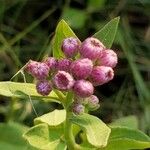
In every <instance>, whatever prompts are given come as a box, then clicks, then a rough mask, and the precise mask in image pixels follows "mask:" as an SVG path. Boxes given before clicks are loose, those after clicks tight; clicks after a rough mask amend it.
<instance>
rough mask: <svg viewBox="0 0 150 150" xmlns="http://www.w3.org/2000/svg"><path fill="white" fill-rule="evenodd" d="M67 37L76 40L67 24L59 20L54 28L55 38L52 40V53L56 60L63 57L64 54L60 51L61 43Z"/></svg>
mask: <svg viewBox="0 0 150 150" xmlns="http://www.w3.org/2000/svg"><path fill="white" fill-rule="evenodd" d="M67 37H76V38H77V36H76V35H75V33H74V32H73V31H72V30H71V28H70V27H69V26H68V24H67V23H66V22H65V21H64V20H61V21H60V22H59V23H58V25H57V27H56V31H55V36H54V38H53V40H52V51H53V56H54V57H56V58H61V57H64V54H63V52H62V50H61V43H62V41H63V40H64V39H65V38H67Z"/></svg>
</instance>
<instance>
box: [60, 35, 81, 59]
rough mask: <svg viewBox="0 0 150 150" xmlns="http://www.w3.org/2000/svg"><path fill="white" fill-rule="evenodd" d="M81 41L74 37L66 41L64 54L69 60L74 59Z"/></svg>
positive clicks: (63, 44)
mask: <svg viewBox="0 0 150 150" xmlns="http://www.w3.org/2000/svg"><path fill="white" fill-rule="evenodd" d="M79 44H80V43H79V40H78V39H77V38H74V37H70V38H66V39H64V41H63V43H62V51H63V52H64V54H65V56H66V57H68V58H73V57H74V56H75V55H76V54H77V53H78V49H79Z"/></svg>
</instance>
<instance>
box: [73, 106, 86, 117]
mask: <svg viewBox="0 0 150 150" xmlns="http://www.w3.org/2000/svg"><path fill="white" fill-rule="evenodd" d="M72 111H73V113H74V114H75V115H81V114H82V113H84V106H83V105H82V104H80V103H74V104H73V107H72Z"/></svg>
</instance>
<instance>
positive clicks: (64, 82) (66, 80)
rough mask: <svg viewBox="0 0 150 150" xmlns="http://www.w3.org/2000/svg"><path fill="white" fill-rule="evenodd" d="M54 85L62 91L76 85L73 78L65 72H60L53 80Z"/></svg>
mask: <svg viewBox="0 0 150 150" xmlns="http://www.w3.org/2000/svg"><path fill="white" fill-rule="evenodd" d="M53 82H54V85H55V86H56V88H58V89H60V90H69V89H71V88H72V87H73V85H74V79H73V77H72V76H71V75H70V74H69V73H68V72H65V71H58V72H57V73H56V75H55V76H54V78H53Z"/></svg>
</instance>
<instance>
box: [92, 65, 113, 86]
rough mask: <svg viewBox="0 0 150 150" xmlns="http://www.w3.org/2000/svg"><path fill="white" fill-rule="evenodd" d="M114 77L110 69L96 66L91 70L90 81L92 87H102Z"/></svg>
mask: <svg viewBox="0 0 150 150" xmlns="http://www.w3.org/2000/svg"><path fill="white" fill-rule="evenodd" d="M113 77H114V71H113V69H112V68H111V67H106V66H96V67H94V68H93V70H92V73H91V76H90V81H91V82H92V83H93V85H94V86H98V85H102V84H104V83H107V82H109V81H110V80H112V79H113Z"/></svg>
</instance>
